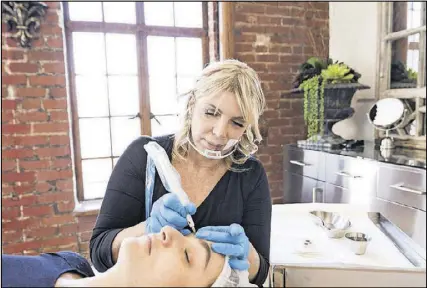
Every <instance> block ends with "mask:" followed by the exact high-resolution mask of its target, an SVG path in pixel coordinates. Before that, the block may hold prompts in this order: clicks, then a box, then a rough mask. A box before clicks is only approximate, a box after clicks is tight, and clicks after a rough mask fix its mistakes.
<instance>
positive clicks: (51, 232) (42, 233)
mask: <svg viewBox="0 0 427 288" xmlns="http://www.w3.org/2000/svg"><path fill="white" fill-rule="evenodd" d="M25 235H26V236H27V238H30V239H34V238H47V237H50V238H52V237H54V236H56V235H58V228H57V227H42V228H39V229H35V230H29V231H25Z"/></svg>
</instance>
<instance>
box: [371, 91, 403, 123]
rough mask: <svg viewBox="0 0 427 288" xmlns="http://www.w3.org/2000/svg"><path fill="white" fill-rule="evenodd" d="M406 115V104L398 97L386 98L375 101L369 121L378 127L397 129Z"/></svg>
mask: <svg viewBox="0 0 427 288" xmlns="http://www.w3.org/2000/svg"><path fill="white" fill-rule="evenodd" d="M404 117H405V105H403V102H402V101H401V100H399V99H396V98H385V99H381V100H379V101H378V102H377V103H375V104H374V105H373V106H372V107H371V109H370V110H369V113H368V118H369V121H370V122H371V123H372V125H374V126H375V127H376V128H378V129H384V130H391V129H396V128H397V127H398V126H399V124H400V123H402V121H403V119H404Z"/></svg>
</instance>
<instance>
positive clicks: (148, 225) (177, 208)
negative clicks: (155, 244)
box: [145, 193, 196, 236]
mask: <svg viewBox="0 0 427 288" xmlns="http://www.w3.org/2000/svg"><path fill="white" fill-rule="evenodd" d="M194 213H196V206H195V205H194V204H193V203H189V204H187V205H186V206H183V205H182V204H181V202H180V201H179V199H178V196H177V195H176V194H173V193H167V194H165V195H163V196H162V197H160V198H159V199H158V200H157V201H156V202H154V204H153V209H152V210H151V213H150V217H148V219H147V220H146V222H145V233H146V234H150V233H159V232H160V229H162V227H164V226H171V227H173V228H175V229H176V230H178V231H180V232H181V233H182V234H183V235H184V236H185V235H188V234H190V233H191V231H190V230H189V229H184V228H185V227H186V226H187V225H188V223H187V219H186V217H187V214H190V215H193V214H194Z"/></svg>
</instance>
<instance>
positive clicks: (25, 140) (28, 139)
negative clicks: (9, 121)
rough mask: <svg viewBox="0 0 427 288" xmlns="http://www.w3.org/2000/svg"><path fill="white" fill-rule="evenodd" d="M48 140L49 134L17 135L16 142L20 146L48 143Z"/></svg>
mask: <svg viewBox="0 0 427 288" xmlns="http://www.w3.org/2000/svg"><path fill="white" fill-rule="evenodd" d="M48 140H49V138H48V136H17V137H16V138H15V144H16V145H18V146H35V145H47V144H48V143H49V141H48Z"/></svg>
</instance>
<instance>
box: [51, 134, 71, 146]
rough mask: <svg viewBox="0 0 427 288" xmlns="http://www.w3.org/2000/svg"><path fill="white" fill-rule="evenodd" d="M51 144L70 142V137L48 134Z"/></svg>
mask: <svg viewBox="0 0 427 288" xmlns="http://www.w3.org/2000/svg"><path fill="white" fill-rule="evenodd" d="M50 144H51V145H64V144H70V137H68V136H63V135H55V136H50Z"/></svg>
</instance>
